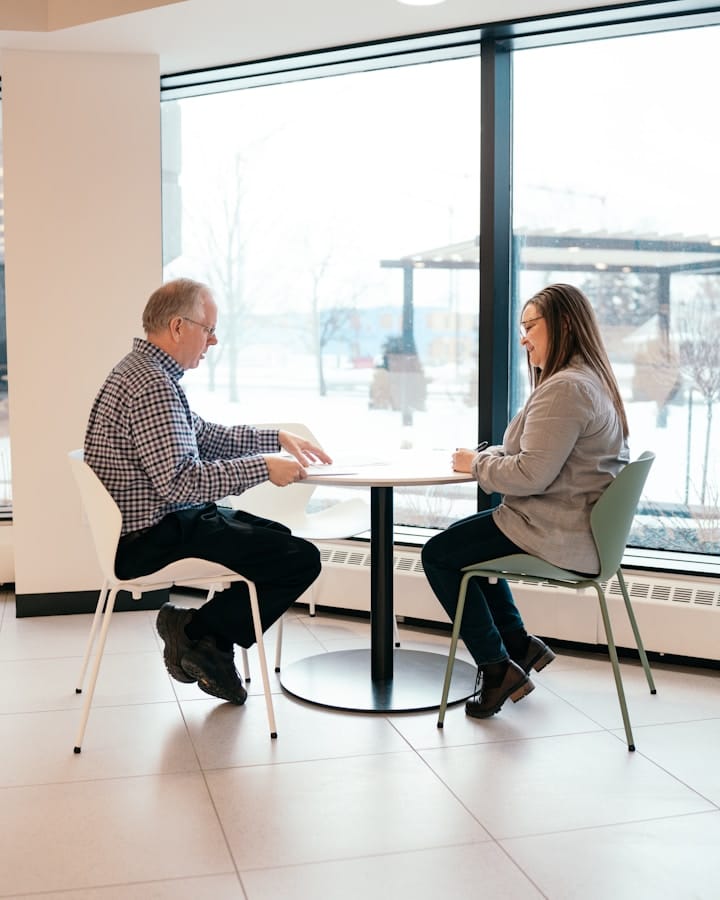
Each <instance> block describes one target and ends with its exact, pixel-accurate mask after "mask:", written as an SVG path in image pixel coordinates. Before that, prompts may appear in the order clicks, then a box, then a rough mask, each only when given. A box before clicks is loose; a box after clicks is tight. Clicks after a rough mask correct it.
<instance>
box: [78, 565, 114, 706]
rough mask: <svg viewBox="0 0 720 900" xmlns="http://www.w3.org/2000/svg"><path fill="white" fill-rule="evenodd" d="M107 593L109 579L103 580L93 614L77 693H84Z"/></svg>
mask: <svg viewBox="0 0 720 900" xmlns="http://www.w3.org/2000/svg"><path fill="white" fill-rule="evenodd" d="M107 594H108V583H107V581H105V582H103V586H102V587H101V588H100V593H99V594H98V602H97V605H96V606H95V615H94V616H93V620H92V624H91V626H90V634H89V635H88V639H87V646H86V647H85V656H84V657H83V661H82V666H81V667H80V674H79V675H78V680H77V687H76V688H75V693H76V694H82V689H83V684H84V682H85V673H86V672H87V667H88V663H89V662H90V656H91V654H92V648H93V644H94V643H95V635H96V634H97V629H98V625H99V624H100V619H101V618H102V611H103V607H104V606H105V601H106V599H107Z"/></svg>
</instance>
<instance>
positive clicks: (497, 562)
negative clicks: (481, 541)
mask: <svg viewBox="0 0 720 900" xmlns="http://www.w3.org/2000/svg"><path fill="white" fill-rule="evenodd" d="M462 571H463V572H470V571H472V572H484V571H489V572H493V573H495V574H496V575H497V573H498V572H501V573H502V574H503V575H510V576H517V577H523V576H524V577H526V578H540V579H552V580H553V581H565V582H567V583H568V585H569V586H572V585H575V584H577V583H579V582H584V581H592V579H593V578H594V577H595V576H592V575H583V574H582V573H580V572H572V571H571V570H570V569H561V568H559V567H558V566H554V565H553V564H552V563H549V562H545V560H544V559H540V557H539V556H530V555H529V554H527V553H513V554H512V555H510V556H499V557H498V558H497V559H489V560H487V561H486V562H481V563H474V564H473V565H472V566H466V567H465V568H464V569H463V570H462Z"/></svg>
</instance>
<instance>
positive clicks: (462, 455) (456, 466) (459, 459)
mask: <svg viewBox="0 0 720 900" xmlns="http://www.w3.org/2000/svg"><path fill="white" fill-rule="evenodd" d="M476 456H477V450H468V449H466V448H465V447H458V449H457V450H456V451H455V452H454V453H453V456H452V462H453V471H454V472H472V461H473V460H474V459H475V457H476Z"/></svg>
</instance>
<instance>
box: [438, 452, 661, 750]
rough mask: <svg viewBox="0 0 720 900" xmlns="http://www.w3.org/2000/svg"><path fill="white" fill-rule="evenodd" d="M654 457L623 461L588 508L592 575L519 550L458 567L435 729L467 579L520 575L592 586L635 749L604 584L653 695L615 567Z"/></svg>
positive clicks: (440, 720) (632, 615) (642, 650)
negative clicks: (615, 593) (619, 607)
mask: <svg viewBox="0 0 720 900" xmlns="http://www.w3.org/2000/svg"><path fill="white" fill-rule="evenodd" d="M654 459H655V454H654V453H650V452H647V451H646V452H645V453H642V454H641V455H640V456H639V457H638V458H637V459H636V460H635V461H634V462H631V463H628V465H626V466H625V467H624V468H623V469H622V470H621V471H620V473H619V474H618V475H617V476H616V477H615V478H614V479H613V481H612V482H611V483H610V484H609V485H608V487H607V488H606V489H605V491H604V492H603V493H602V494H601V496H600V498H599V499H598V501H597V503H596V504H595V506H594V507H593V509H592V513H591V514H590V527H591V529H592V533H593V538H594V539H595V544H596V546H597V550H598V556H599V557H600V572H599V573H598V574H597V575H595V576H594V577H589V576H587V575H581V574H579V573H577V572H570V571H568V570H566V569H560V568H558V567H557V566H553V565H551V564H550V563H548V562H545V561H544V560H542V559H540V558H539V557H537V556H529V555H527V554H524V553H516V554H513V555H512V556H502V557H499V558H497V559H489V560H486V561H485V562H481V563H476V564H475V565H472V566H466V567H465V568H464V569H463V572H464V573H465V574H464V575H463V577H462V581H461V582H460V591H459V593H458V605H457V612H456V614H455V621H454V623H453V629H452V640H451V642H450V653H449V655H448V662H447V670H446V673H445V684H444V686H443V693H442V700H441V702H440V712H439V716H438V723H437V725H438V728H442V727H443V722H444V720H445V710H446V709H447V700H448V691H449V688H450V679H451V678H452V670H453V666H454V664H455V653H456V650H457V642H458V637H459V635H460V624H461V622H462V617H463V611H464V609H465V596H466V594H467V586H468V583H469V582H470V579H471V578H475V577H478V576H480V577H483V578H488V579H489V580H490V581H495V580H497V579H498V578H522V580H523V581H529V582H534V583H536V584H551V585H555V586H557V587H568V588H574V589H576V590H581V589H582V588H589V587H593V588H595V591H596V592H597V596H598V600H599V601H600V612H601V613H602V620H603V625H604V626H605V634H606V636H607V645H608V653H609V654H610V661H611V663H612V667H613V674H614V676H615V687H616V688H617V695H618V700H619V701H620V711H621V712H622V718H623V723H624V725H625V735H626V737H627V743H628V750H634V749H635V743H634V741H633V734H632V728H631V727H630V717H629V715H628V710H627V703H626V702H625V691H624V689H623V683H622V676H621V674H620V666H619V664H618V656H617V650H616V648H615V641H614V639H613V633H612V627H611V625H610V616H609V615H608V607H607V600H606V598H605V591H604V583H605V584H607V582H608V581H609V580H610V579H611V578H612V577H613V575H616V576H617V579H618V582H619V584H620V588H621V590H622V595H623V598H624V600H625V608H626V610H627V614H628V618H629V619H630V624H631V626H632V630H633V634H634V635H635V643H636V645H637V649H638V654H639V655H640V660H641V662H642V665H643V669H644V670H645V676H646V678H647V682H648V686H649V687H650V693H651V694H654V693H656V690H655V684H654V682H653V677H652V672H651V671H650V665H649V663H648V659H647V655H646V653H645V648H644V647H643V642H642V638H641V637H640V632H639V630H638V626H637V621H636V619H635V613H634V612H633V608H632V605H631V603H630V596H629V594H628V591H627V587H626V585H625V579H624V578H623V574H622V570H621V568H620V564H621V562H622V556H623V552H624V550H625V545H626V543H627V538H628V535H629V533H630V527H631V525H632V521H633V517H634V515H635V509H636V507H637V505H638V502H639V500H640V495H641V494H642V491H643V487H644V486H645V481H646V479H647V476H648V472H649V471H650V466H651V465H652V464H653V460H654Z"/></svg>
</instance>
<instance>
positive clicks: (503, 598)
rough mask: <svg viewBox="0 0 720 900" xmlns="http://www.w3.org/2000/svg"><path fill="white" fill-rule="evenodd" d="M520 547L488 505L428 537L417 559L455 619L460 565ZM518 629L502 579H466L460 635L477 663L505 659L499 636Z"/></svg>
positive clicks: (515, 612) (519, 621)
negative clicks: (466, 585) (502, 526)
mask: <svg viewBox="0 0 720 900" xmlns="http://www.w3.org/2000/svg"><path fill="white" fill-rule="evenodd" d="M524 552H525V551H524V550H522V549H521V548H520V547H518V546H517V545H516V544H514V543H513V542H512V541H511V540H509V539H508V538H506V537H505V535H504V534H503V533H502V531H500V529H499V528H498V527H497V525H496V524H495V522H494V521H493V518H492V510H490V509H488V510H485V511H483V512H481V513H476V514H475V515H472V516H468V517H467V518H466V519H460V521H458V522H453V524H452V525H450V526H449V528H447V529H446V530H445V531H443V532H441V533H440V534H437V535H435V536H434V537H432V538H430V540H429V541H428V542H427V544H425V547H424V548H423V551H422V562H423V568H424V569H425V575H426V576H427V579H428V581H429V582H430V586H431V587H432V589H433V591H434V592H435V595H436V597H437V598H438V600H439V601H440V603H441V604H442V605H443V607H444V609H445V611H446V612H447V614H448V615H449V616H450V618H451V619H452V620H453V621H454V620H455V611H456V610H457V603H458V592H459V590H460V581H461V580H462V575H463V573H462V572H461V571H460V570H461V569H462V568H464V567H465V566H470V565H472V564H473V563H479V562H485V561H486V560H488V559H495V558H496V557H498V556H508V555H510V554H511V553H524ZM519 629H524V626H523V621H522V618H521V617H520V613H519V612H518V609H517V607H516V606H515V602H514V600H513V597H512V594H511V593H510V588H509V587H508V585H507V582H506V581H505V580H504V579H502V578H500V579H498V581H497V582H496V583H495V584H490V583H489V581H488V579H487V578H479V577H478V578H471V579H470V582H469V583H468V589H467V597H466V601H465V611H464V614H463V620H462V625H461V628H460V636H461V637H462V639H463V641H464V642H465V646H466V647H467V648H468V650H469V651H470V653H471V654H472V657H473V659H474V660H475V662H476V663H477V664H478V666H480V667H482V666H484V665H489V664H491V663H496V662H502V660H505V659H507V658H508V656H509V653H508V650H507V648H506V646H505V643H504V641H503V638H505V636H506V635H510V634H511V633H512V632H513V631H517V630H519Z"/></svg>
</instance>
